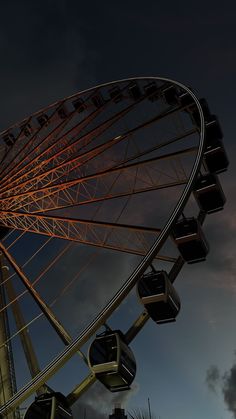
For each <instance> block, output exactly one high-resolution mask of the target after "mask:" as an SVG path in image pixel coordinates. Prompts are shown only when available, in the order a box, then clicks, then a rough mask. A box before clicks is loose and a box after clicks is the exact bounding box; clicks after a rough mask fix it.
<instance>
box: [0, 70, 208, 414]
mask: <svg viewBox="0 0 236 419" xmlns="http://www.w3.org/2000/svg"><path fill="white" fill-rule="evenodd" d="M138 80H150V81H155V80H156V81H161V82H167V83H171V84H173V85H175V86H177V87H179V88H181V89H183V90H184V91H185V92H186V93H188V94H189V95H190V96H191V98H192V99H193V102H194V103H195V105H196V106H197V110H198V112H199V116H200V132H199V144H198V149H197V154H196V158H195V161H194V165H193V167H192V170H191V173H190V176H189V178H188V181H187V183H186V185H185V188H184V190H183V192H182V194H181V197H180V199H179V201H178V202H177V204H176V206H175V208H174V210H173V212H172V214H171V216H170V217H169V219H168V221H167V222H166V224H165V226H164V228H163V229H162V230H161V232H160V234H159V236H158V238H157V239H156V241H155V242H154V244H153V245H152V247H151V248H150V250H149V251H148V253H147V254H146V255H145V256H144V257H143V259H142V260H141V262H140V263H139V264H138V266H137V267H136V269H135V270H134V271H133V273H132V274H131V275H130V276H129V278H128V279H127V280H126V281H125V283H124V284H123V285H122V286H121V288H120V289H119V290H118V291H117V292H116V294H115V295H114V296H113V298H112V299H111V300H110V301H109V302H108V303H107V304H106V305H105V307H104V308H103V310H101V311H100V313H99V314H98V315H97V316H96V317H95V318H94V319H93V321H92V322H90V324H89V325H88V326H87V327H86V328H85V329H84V330H83V331H82V333H80V334H79V336H78V337H77V338H75V339H74V340H73V341H72V342H71V343H70V344H69V345H67V346H66V347H65V349H64V350H63V351H62V352H61V353H60V354H59V355H58V356H56V357H55V358H54V359H53V361H51V362H50V363H49V364H48V365H47V366H46V368H44V369H43V370H42V371H41V372H40V373H38V374H37V376H36V377H34V378H33V379H32V380H31V381H30V382H29V383H27V384H26V385H25V386H24V387H22V388H21V389H20V390H19V391H18V392H17V393H16V394H15V395H14V396H13V397H12V398H11V399H10V400H8V401H7V402H6V404H5V405H4V406H2V407H1V408H0V414H4V413H6V412H9V411H12V410H13V409H15V408H16V407H17V406H19V405H20V404H21V403H22V402H23V401H24V400H25V399H26V398H27V397H29V396H30V395H31V394H33V393H34V392H35V391H36V389H37V388H39V387H40V386H41V385H42V384H44V383H45V382H46V381H47V380H48V379H49V378H50V377H51V376H52V375H54V374H55V373H56V372H57V371H58V370H59V369H60V368H61V367H62V366H63V365H64V364H65V363H66V362H67V361H68V360H69V359H70V358H71V357H72V356H73V355H74V354H75V353H76V352H77V351H78V350H80V348H81V346H83V345H84V344H85V343H86V342H87V341H88V339H89V338H90V337H91V336H92V335H93V334H94V333H96V331H97V330H98V329H99V327H100V326H102V325H103V324H104V323H105V322H106V321H107V319H108V318H109V317H110V315H111V314H112V313H113V312H114V310H115V309H116V308H117V307H118V306H119V305H120V304H121V302H122V301H123V300H124V298H125V297H126V296H127V295H128V294H129V292H130V291H131V289H132V288H133V287H134V285H135V284H136V283H137V281H138V279H139V278H140V277H141V276H142V275H143V274H144V272H145V271H146V269H147V268H148V267H149V266H150V265H151V263H152V261H153V259H154V258H155V256H156V254H157V253H158V251H159V250H160V249H161V247H162V246H163V244H164V243H165V241H166V240H167V238H168V237H169V235H170V233H171V230H172V228H173V225H174V224H175V222H176V221H177V219H178V217H179V216H180V214H181V213H182V212H183V209H184V207H185V205H186V203H187V201H188V198H189V196H190V194H191V192H192V189H193V184H194V182H195V180H196V177H197V175H198V173H199V170H200V166H201V164H202V159H203V152H204V144H205V123H204V114H203V110H202V107H201V104H200V102H199V100H198V99H197V97H196V96H195V94H194V93H193V92H192V90H191V89H190V88H188V87H187V86H185V85H184V84H182V83H179V82H177V81H174V80H172V79H169V78H164V77H134V78H128V79H122V80H117V81H115V82H110V83H105V84H101V85H98V86H96V87H95V88H96V89H99V88H102V87H106V86H109V85H112V84H116V83H121V82H129V81H130V82H132V81H138ZM95 88H94V87H93V88H91V89H87V90H85V91H82V92H80V93H81V94H83V93H85V92H86V93H88V92H90V91H92V90H94V89H95ZM200 219H201V222H202V221H203V219H204V215H203V214H201V215H200ZM0 251H2V252H3V253H5V249H4V246H3V245H2V244H1V243H0ZM183 263H184V261H183V259H182V258H181V256H180V257H179V258H178V260H177V262H176V263H175V265H174V266H173V268H172V271H171V274H170V276H172V281H174V279H175V277H176V276H177V274H178V271H179V270H180V269H181V267H182V265H183ZM147 320H148V315H147V313H145V312H143V313H142V314H141V316H140V317H139V318H138V319H137V321H136V322H135V323H134V325H133V326H132V327H131V328H130V329H129V330H128V331H127V333H126V338H127V342H128V343H129V342H130V341H132V339H133V338H134V337H135V336H136V334H137V333H138V332H139V331H140V330H141V328H142V327H143V325H144V324H145V323H146V321H147ZM94 381H95V377H94V375H93V374H89V376H88V377H87V378H86V379H85V380H84V381H83V382H82V383H81V385H80V389H79V391H78V392H79V394H82V392H83V391H84V390H86V389H87V387H88V385H91V384H92V383H93V382H94ZM78 392H77V393H78ZM75 393H76V392H72V393H71V395H70V396H69V397H68V398H69V400H70V401H71V403H72V402H73V401H74V399H75ZM77 396H78V394H77ZM77 396H76V397H77Z"/></svg>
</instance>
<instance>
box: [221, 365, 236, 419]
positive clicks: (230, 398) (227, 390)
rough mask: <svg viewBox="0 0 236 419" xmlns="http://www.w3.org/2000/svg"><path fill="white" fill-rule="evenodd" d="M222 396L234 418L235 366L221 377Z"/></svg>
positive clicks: (235, 399)
mask: <svg viewBox="0 0 236 419" xmlns="http://www.w3.org/2000/svg"><path fill="white" fill-rule="evenodd" d="M223 383H224V384H223V389H222V391H223V395H224V401H225V404H226V406H227V408H228V410H229V411H230V412H232V413H233V417H234V418H236V364H234V365H233V366H232V368H231V369H230V371H229V372H226V373H225V375H224V376H223Z"/></svg>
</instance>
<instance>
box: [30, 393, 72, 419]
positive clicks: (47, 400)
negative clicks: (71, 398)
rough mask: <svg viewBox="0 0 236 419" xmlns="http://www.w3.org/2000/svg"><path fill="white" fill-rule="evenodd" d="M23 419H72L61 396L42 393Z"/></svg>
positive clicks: (64, 399) (67, 406) (68, 408)
mask: <svg viewBox="0 0 236 419" xmlns="http://www.w3.org/2000/svg"><path fill="white" fill-rule="evenodd" d="M24 419H73V416H72V413H71V409H70V407H69V405H68V402H67V399H66V397H65V396H63V394H61V393H58V392H55V393H44V394H42V395H40V396H39V397H36V399H35V401H34V402H33V403H32V404H31V405H30V406H29V408H28V409H27V411H26V412H25V415H24Z"/></svg>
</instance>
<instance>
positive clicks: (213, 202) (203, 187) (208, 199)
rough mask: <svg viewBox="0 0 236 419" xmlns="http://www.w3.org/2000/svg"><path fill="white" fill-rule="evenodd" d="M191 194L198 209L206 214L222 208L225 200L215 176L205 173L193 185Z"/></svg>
mask: <svg viewBox="0 0 236 419" xmlns="http://www.w3.org/2000/svg"><path fill="white" fill-rule="evenodd" d="M193 194H194V197H195V199H196V201H197V203H198V205H199V208H200V209H201V210H203V211H205V212H207V213H208V214H211V213H213V212H216V211H220V210H222V209H223V208H224V204H225V201H226V198H225V195H224V192H223V190H222V187H221V184H220V181H219V179H218V176H217V175H214V174H211V173H207V174H206V175H202V176H200V177H199V178H198V179H197V181H196V183H195V186H194V191H193Z"/></svg>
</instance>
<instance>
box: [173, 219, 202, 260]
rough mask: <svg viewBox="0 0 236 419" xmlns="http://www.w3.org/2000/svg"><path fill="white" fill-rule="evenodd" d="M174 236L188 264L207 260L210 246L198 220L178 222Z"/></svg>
mask: <svg viewBox="0 0 236 419" xmlns="http://www.w3.org/2000/svg"><path fill="white" fill-rule="evenodd" d="M172 236H173V239H174V241H175V244H176V245H177V247H178V250H179V252H180V254H181V256H182V257H183V259H184V260H185V261H186V262H188V263H196V262H201V261H204V260H205V259H206V256H207V254H208V252H209V246H208V243H207V241H206V238H205V236H204V234H203V231H202V228H201V225H200V223H199V221H198V220H197V219H195V218H184V219H181V220H179V221H177V223H176V224H175V226H174V228H173V230H172Z"/></svg>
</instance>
